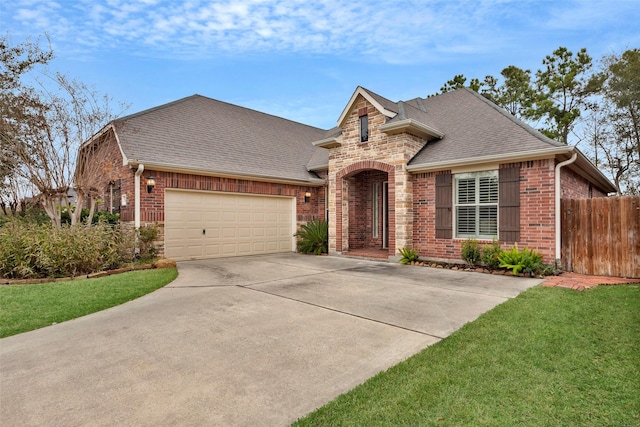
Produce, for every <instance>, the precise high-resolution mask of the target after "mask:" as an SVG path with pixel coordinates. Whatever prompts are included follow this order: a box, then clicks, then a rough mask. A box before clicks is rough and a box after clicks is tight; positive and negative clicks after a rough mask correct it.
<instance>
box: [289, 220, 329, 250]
mask: <svg viewBox="0 0 640 427" xmlns="http://www.w3.org/2000/svg"><path fill="white" fill-rule="evenodd" d="M296 236H298V242H297V247H298V252H302V253H304V254H309V253H313V254H315V255H320V254H326V253H327V252H328V249H329V248H328V247H329V226H328V224H327V221H323V220H313V221H309V222H308V223H306V224H305V225H303V226H302V227H300V231H298V232H297V233H296Z"/></svg>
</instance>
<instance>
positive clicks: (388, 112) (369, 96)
mask: <svg viewBox="0 0 640 427" xmlns="http://www.w3.org/2000/svg"><path fill="white" fill-rule="evenodd" d="M360 95H361V96H362V97H363V98H364V99H366V100H367V101H369V102H370V103H371V105H373V106H374V107H375V109H376V110H378V111H380V112H381V113H382V114H384V115H385V116H387V117H389V118H393V117H395V116H396V114H398V109H397V104H396V103H395V102H393V101H390V100H388V99H387V98H385V97H383V96H380V95H378V94H375V93H373V92H371V91H369V90H367V89H365V88H363V87H362V86H358V87H357V88H356V90H355V92H353V95H351V99H349V102H348V103H347V106H346V107H344V110H342V114H340V117H339V118H338V126H339V127H342V126H343V125H344V121H345V120H346V119H347V117H348V116H349V112H350V111H351V108H353V104H354V103H355V102H356V99H357V98H358V96H360Z"/></svg>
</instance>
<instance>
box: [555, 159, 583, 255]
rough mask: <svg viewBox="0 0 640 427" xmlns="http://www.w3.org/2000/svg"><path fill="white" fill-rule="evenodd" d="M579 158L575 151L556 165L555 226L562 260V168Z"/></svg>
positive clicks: (557, 244)
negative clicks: (567, 158)
mask: <svg viewBox="0 0 640 427" xmlns="http://www.w3.org/2000/svg"><path fill="white" fill-rule="evenodd" d="M577 158H578V152H577V151H575V152H574V153H573V156H571V158H570V159H569V160H565V161H564V162H562V163H558V164H557V165H556V173H555V177H554V178H555V181H556V182H555V193H556V194H555V205H556V206H555V216H556V217H555V222H556V224H555V227H556V260H560V258H561V256H562V240H561V235H560V233H561V232H562V230H561V226H560V215H561V212H560V203H561V202H560V199H561V197H560V191H561V190H562V189H561V182H560V168H562V167H564V166H567V165H570V164H571V163H573V162H575V161H576V159H577Z"/></svg>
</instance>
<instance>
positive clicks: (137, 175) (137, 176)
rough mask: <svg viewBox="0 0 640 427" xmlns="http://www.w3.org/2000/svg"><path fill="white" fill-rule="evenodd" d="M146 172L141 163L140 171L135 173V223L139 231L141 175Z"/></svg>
mask: <svg viewBox="0 0 640 427" xmlns="http://www.w3.org/2000/svg"><path fill="white" fill-rule="evenodd" d="M143 172H144V165H143V164H142V163H140V164H139V165H138V170H136V173H135V179H134V185H135V188H134V189H133V194H134V199H135V200H134V203H133V204H134V210H133V221H134V222H133V223H134V227H135V228H136V230H137V229H139V228H140V175H142V173H143Z"/></svg>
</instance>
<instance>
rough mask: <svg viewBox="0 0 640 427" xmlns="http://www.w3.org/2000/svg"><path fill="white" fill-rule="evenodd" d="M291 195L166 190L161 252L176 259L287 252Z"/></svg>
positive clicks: (291, 229) (290, 244) (290, 247)
mask: <svg viewBox="0 0 640 427" xmlns="http://www.w3.org/2000/svg"><path fill="white" fill-rule="evenodd" d="M294 203H295V200H294V199H293V198H291V197H268V196H255V195H246V194H233V193H209V192H195V191H194V192H190V191H171V190H167V191H166V193H165V256H166V257H167V258H172V259H175V260H188V259H201V258H218V257H229V256H241V255H256V254H268V253H275V252H290V251H292V250H293V233H294V226H293V224H294V220H293V215H294Z"/></svg>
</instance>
